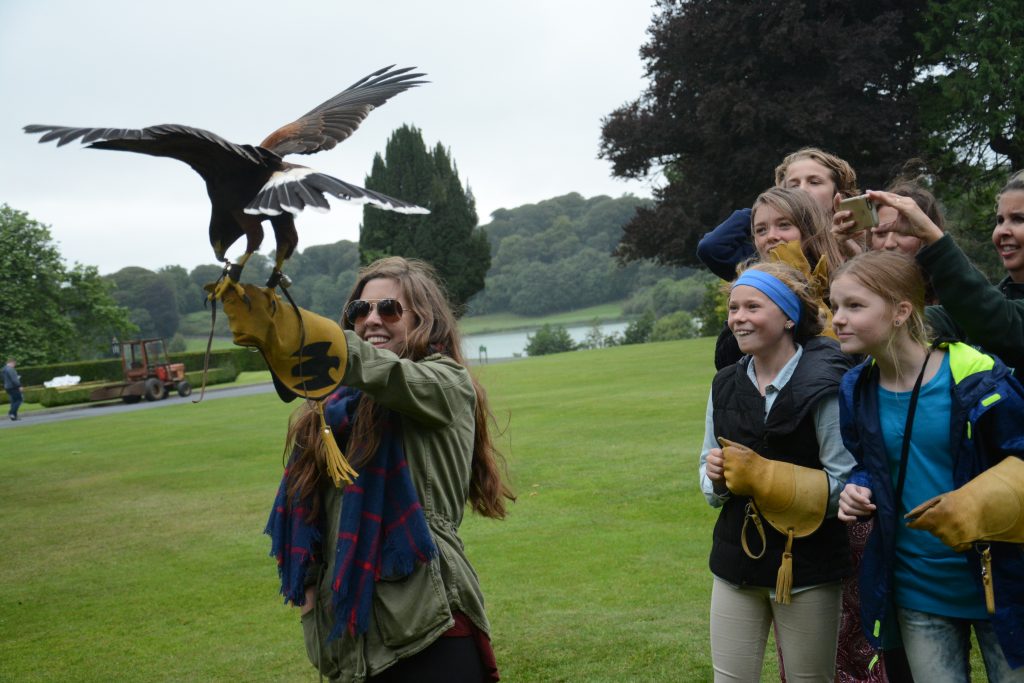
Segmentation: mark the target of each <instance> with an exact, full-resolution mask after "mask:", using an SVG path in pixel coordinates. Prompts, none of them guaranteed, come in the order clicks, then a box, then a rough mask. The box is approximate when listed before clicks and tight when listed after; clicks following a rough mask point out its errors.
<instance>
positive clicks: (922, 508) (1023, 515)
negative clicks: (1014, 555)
mask: <svg viewBox="0 0 1024 683" xmlns="http://www.w3.org/2000/svg"><path fill="white" fill-rule="evenodd" d="M906 517H907V519H909V520H911V521H910V523H909V524H907V526H909V527H910V528H911V529H923V530H925V531H928V532H930V533H932V534H934V535H936V536H938V538H939V540H940V541H942V542H943V543H945V544H946V545H948V546H949V547H951V548H952V549H953V550H956V551H957V552H962V551H964V550H967V549H968V548H970V547H971V544H972V543H974V542H976V541H1004V542H1006V543H1024V460H1021V459H1020V458H1017V457H1014V456H1012V455H1011V456H1007V457H1005V458H1003V459H1002V461H1001V462H1000V463H999V464H998V465H995V466H994V467H990V468H989V469H987V470H985V471H984V472H982V473H981V474H979V475H978V476H976V477H975V478H974V479H971V480H970V481H969V482H967V483H966V484H964V485H963V486H961V487H960V488H958V489H954V490H952V491H949V492H948V493H943V494H941V495H938V496H935V497H934V498H932V499H931V500H927V501H925V502H923V503H921V504H920V505H918V506H917V507H916V508H914V509H913V510H911V511H910V512H908V513H907V515H906Z"/></svg>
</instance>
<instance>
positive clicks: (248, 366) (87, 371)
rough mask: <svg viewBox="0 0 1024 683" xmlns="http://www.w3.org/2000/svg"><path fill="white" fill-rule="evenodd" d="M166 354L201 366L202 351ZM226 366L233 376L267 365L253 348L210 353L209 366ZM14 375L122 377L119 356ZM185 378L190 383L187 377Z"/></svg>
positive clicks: (25, 378) (29, 378) (27, 379)
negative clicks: (233, 371) (233, 372)
mask: <svg viewBox="0 0 1024 683" xmlns="http://www.w3.org/2000/svg"><path fill="white" fill-rule="evenodd" d="M167 357H168V358H169V359H170V361H171V362H172V363H184V364H185V370H186V372H191V371H194V370H202V369H203V360H204V358H205V357H206V351H189V352H183V353H169V354H167ZM228 365H232V366H234V367H235V368H236V370H235V374H236V375H237V373H239V372H248V371H262V370H266V369H267V364H266V363H264V362H263V356H262V355H260V353H259V352H258V351H255V350H249V349H248V348H242V347H241V346H240V347H238V348H234V349H220V350H217V351H211V352H210V368H211V369H212V368H219V367H225V366H228ZM18 374H19V375H21V381H22V382H23V383H24V384H26V385H33V384H42V383H43V382H48V381H50V380H51V379H53V378H54V377H60V376H61V375H78V376H79V377H81V378H82V382H83V383H84V382H95V381H106V382H120V381H122V379H123V370H122V369H121V359H120V358H108V359H105V360H85V361H75V362H71V363H52V364H50V365H31V366H28V367H24V368H22V367H19V368H18ZM189 381H190V382H191V380H189ZM228 381H230V380H228ZM207 383H209V382H207Z"/></svg>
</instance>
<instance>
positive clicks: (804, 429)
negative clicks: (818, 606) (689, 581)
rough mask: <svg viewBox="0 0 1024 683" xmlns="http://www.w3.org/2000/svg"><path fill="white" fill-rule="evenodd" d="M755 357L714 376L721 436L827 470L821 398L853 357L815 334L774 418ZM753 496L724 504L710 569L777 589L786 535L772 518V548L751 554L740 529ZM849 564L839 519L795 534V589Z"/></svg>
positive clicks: (835, 575) (751, 534)
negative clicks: (821, 455)
mask: <svg viewBox="0 0 1024 683" xmlns="http://www.w3.org/2000/svg"><path fill="white" fill-rule="evenodd" d="M749 363H750V359H749V357H747V358H744V359H743V360H742V361H741V362H739V363H736V364H735V365H732V366H729V367H727V368H724V369H722V370H720V371H719V372H718V374H717V375H715V379H714V381H713V383H712V400H713V407H714V426H715V436H724V437H726V438H727V439H730V440H732V441H736V442H738V443H742V444H744V445H746V446H748V447H750V448H752V449H753V450H755V451H757V452H758V453H759V454H760V455H762V456H764V457H765V458H770V459H772V460H784V461H786V462H792V463H794V464H796V465H800V466H803V467H812V468H814V469H819V470H820V469H822V466H821V462H820V461H819V459H818V439H817V436H816V435H815V430H814V407H815V406H816V405H817V404H818V401H820V400H821V399H822V398H824V397H826V396H828V395H829V394H836V393H838V391H839V381H840V379H841V378H842V376H843V373H845V372H846V370H847V369H848V368H849V367H850V359H849V358H847V357H846V356H845V355H844V354H843V353H842V352H841V351H840V350H839V345H838V344H837V343H836V342H835V341H833V340H831V339H827V338H824V337H815V338H814V339H812V340H810V341H808V342H807V343H806V344H805V345H804V352H803V356H801V358H800V362H799V363H798V364H797V367H796V371H795V372H794V373H793V376H792V377H791V378H790V380H789V381H788V382H787V383H786V386H784V387H783V388H782V391H780V392H779V395H778V396H777V397H776V398H775V402H774V403H773V404H772V410H771V413H769V415H768V420H767V422H766V421H765V419H764V403H765V401H764V397H763V396H761V394H760V392H758V390H757V387H755V386H754V383H753V382H751V381H750V378H749V377H747V365H748V364H749ZM748 500H749V498H747V497H746V496H732V497H731V498H730V499H729V500H728V501H726V503H725V505H724V506H723V507H722V511H721V513H720V514H719V515H718V522H717V523H716V524H715V532H714V541H713V544H712V546H711V559H710V563H709V564H710V566H711V571H712V573H714V574H715V576H718V577H719V578H722V579H725V580H726V581H728V582H730V583H733V584H737V585H752V586H765V587H769V588H774V587H775V579H776V574H777V572H778V569H779V564H780V563H781V561H782V552H783V549H784V548H785V545H786V537H785V536H783V535H782V534H781V533H779V532H778V531H776V530H775V529H774V528H773V527H772V526H771V525H770V524H768V523H767V522H765V523H764V528H765V533H766V535H767V537H768V541H767V550H766V551H765V553H764V555H763V556H762V557H761V558H760V559H758V560H752V559H750V558H749V557H747V554H746V553H745V552H743V548H742V546H741V545H740V532H741V529H742V527H743V518H744V510H745V508H746V504H747V501H748ZM748 526H749V528H748V530H747V534H748V537H747V544H748V545H749V546H750V549H751V551H752V552H754V553H757V552H758V551H759V550H760V548H761V541H760V539H759V538H758V537H757V534H756V533H755V531H754V527H753V524H750V525H748ZM850 570H851V566H850V549H849V545H848V543H847V536H846V529H845V528H844V526H843V524H842V522H840V521H839V520H838V519H835V518H831V519H826V520H825V521H824V522H823V523H822V525H821V527H819V528H818V530H817V531H815V532H814V533H813V534H811V535H810V536H807V537H805V538H799V539H796V540H794V542H793V587H794V588H796V587H799V586H811V585H815V584H819V583H826V582H830V581H837V580H839V579H842V578H844V577H845V576H847V575H848V574H850Z"/></svg>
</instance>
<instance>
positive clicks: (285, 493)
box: [268, 257, 514, 683]
mask: <svg viewBox="0 0 1024 683" xmlns="http://www.w3.org/2000/svg"><path fill="white" fill-rule="evenodd" d="M342 327H343V329H344V337H345V342H346V344H347V346H348V360H347V365H346V367H345V371H344V377H343V379H342V386H341V387H340V388H339V389H338V390H337V391H336V392H335V393H334V394H332V395H331V396H330V397H329V398H328V399H327V400H326V401H325V406H324V414H325V417H326V421H327V423H328V424H329V425H330V426H331V427H332V428H333V430H334V437H333V438H334V439H335V440H336V441H337V445H338V446H339V447H340V448H341V450H342V451H343V452H344V453H345V455H346V456H347V458H348V460H349V462H350V463H351V465H352V466H353V467H354V468H355V469H356V471H357V472H358V476H357V477H356V478H355V480H354V483H351V484H349V485H347V486H344V487H343V488H337V487H335V485H334V482H333V481H331V478H330V477H329V476H327V473H326V471H325V461H326V457H325V456H323V455H321V451H322V449H321V448H320V447H319V441H320V438H321V435H322V433H323V432H322V431H321V430H322V426H321V425H320V423H319V419H318V416H317V413H316V412H315V411H313V410H311V409H309V408H308V407H304V408H303V409H300V410H299V411H298V413H297V416H296V417H295V418H294V419H293V421H292V424H291V426H290V428H289V432H288V444H289V447H290V448H291V449H292V455H291V460H290V462H289V464H288V467H287V469H286V471H285V478H284V481H283V482H282V487H281V491H280V492H279V493H278V501H277V502H276V503H275V512H274V513H272V515H271V521H270V524H268V533H271V535H272V537H274V539H275V544H274V545H275V550H276V554H277V555H278V562H279V564H280V565H282V568H281V573H282V581H283V583H284V580H285V577H286V576H287V577H290V581H291V582H293V583H292V585H293V586H295V585H296V583H298V581H300V580H301V583H300V584H298V586H299V587H298V588H297V589H295V588H293V590H292V591H291V592H292V593H295V592H297V593H298V595H297V596H295V599H294V600H293V602H294V603H295V604H297V605H301V609H302V626H303V632H304V636H305V641H306V651H307V654H308V655H309V657H310V660H311V661H312V662H313V664H314V666H316V667H317V668H318V669H319V670H320V672H321V673H322V674H323V675H324V676H327V677H328V678H330V680H332V681H335V680H340V681H352V680H360V681H361V680H364V677H365V680H366V681H371V682H374V683H383V682H392V681H417V682H430V681H438V682H440V681H445V682H446V683H447V682H456V683H462V682H465V683H469V682H472V683H480V682H481V681H487V680H497V667H496V665H495V663H494V653H493V651H492V650H491V646H490V640H489V635H488V634H489V630H490V627H489V625H488V621H487V616H486V614H485V612H484V602H483V595H482V594H481V590H480V584H479V581H478V580H477V576H476V573H475V571H474V570H473V568H472V566H471V565H470V563H469V560H468V558H467V557H466V554H465V551H464V549H463V544H462V541H461V540H460V539H459V536H458V529H459V525H460V524H461V522H462V518H463V513H464V510H465V507H466V504H467V501H468V503H469V505H470V507H471V508H472V509H473V510H475V511H476V512H478V513H480V514H482V515H484V516H485V517H491V518H495V519H501V518H503V517H504V516H505V505H506V500H514V497H513V496H512V494H511V493H510V491H509V489H508V488H507V487H506V485H505V484H504V483H503V482H502V477H501V466H500V460H501V458H500V455H499V454H498V453H497V451H496V450H495V447H494V445H493V443H492V442H491V438H490V435H489V432H488V426H489V421H490V419H491V415H490V411H489V408H488V404H487V397H486V394H485V393H484V391H483V389H482V387H480V385H479V384H478V383H477V382H476V380H475V379H474V378H473V376H472V375H471V374H470V372H469V371H468V370H467V369H466V367H465V362H464V360H463V357H462V350H461V346H460V338H459V332H458V328H457V327H456V322H455V317H454V315H453V314H452V312H451V309H450V308H449V305H448V303H447V300H446V298H445V295H444V293H443V291H442V288H441V286H440V285H439V284H438V282H437V279H436V276H435V274H434V272H433V270H432V269H431V268H430V266H428V265H427V264H425V263H423V262H420V261H416V260H411V259H410V260H407V259H404V258H400V257H391V258H386V259H381V260H379V261H377V262H375V263H373V264H371V265H370V266H368V267H366V268H364V269H363V270H362V271H361V272H360V274H359V280H358V282H357V283H356V286H355V288H354V289H353V291H352V293H351V295H350V296H349V299H348V302H347V304H346V306H345V312H344V316H343V320H342ZM296 529H298V532H296ZM279 537H284V538H288V539H289V540H290V541H291V542H290V543H279V542H278V538H279ZM293 539H299V541H302V540H303V539H305V540H306V541H307V542H306V543H305V544H303V543H301V542H299V543H296V542H295V540H293ZM297 546H298V547H297ZM297 576H298V577H300V578H299V579H297V578H296V577H297ZM302 587H304V589H305V590H304V591H303V590H302ZM282 592H284V593H285V595H286V599H289V597H290V593H289V591H287V590H286V587H285V586H284V585H283V586H282Z"/></svg>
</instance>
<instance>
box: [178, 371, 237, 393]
mask: <svg viewBox="0 0 1024 683" xmlns="http://www.w3.org/2000/svg"><path fill="white" fill-rule="evenodd" d="M236 377H238V370H237V369H236V368H235V366H234V365H228V366H225V367H222V368H210V370H209V371H208V372H207V373H206V386H210V385H212V384H226V383H227V382H234V381H235V378H236ZM185 379H187V380H188V383H189V384H191V385H192V391H199V387H201V386H203V371H202V370H196V371H194V372H186V373H185Z"/></svg>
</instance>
